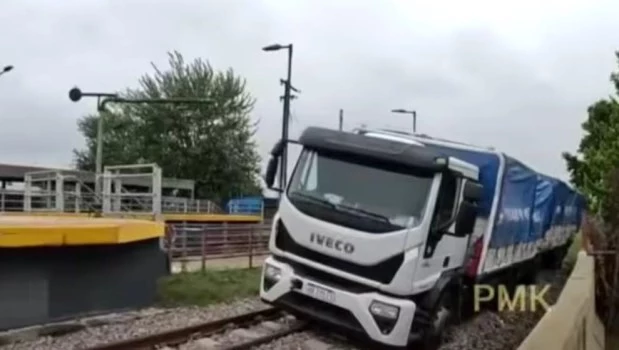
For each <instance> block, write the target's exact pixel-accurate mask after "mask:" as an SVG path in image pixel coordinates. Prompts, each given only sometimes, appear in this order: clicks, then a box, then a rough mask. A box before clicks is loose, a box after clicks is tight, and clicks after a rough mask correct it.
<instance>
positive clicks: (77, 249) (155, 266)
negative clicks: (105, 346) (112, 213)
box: [0, 215, 169, 330]
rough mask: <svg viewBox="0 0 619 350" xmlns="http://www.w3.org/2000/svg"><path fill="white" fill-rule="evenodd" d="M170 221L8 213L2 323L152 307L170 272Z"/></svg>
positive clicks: (0, 246) (0, 221)
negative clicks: (164, 245)
mask: <svg viewBox="0 0 619 350" xmlns="http://www.w3.org/2000/svg"><path fill="white" fill-rule="evenodd" d="M164 232H165V224H164V223H162V222H154V221H147V220H135V219H113V218H81V217H67V216H32V215H28V216H27V215H19V216H12V215H11V216H9V215H3V216H0V330H5V329H10V328H17V327H25V326H30V325H34V324H40V323H47V322H53V321H60V320H64V319H68V318H73V317H77V316H82V315H93V314H98V313H104V312H111V311H114V310H122V309H130V308H137V307H146V306H148V305H150V304H152V303H153V302H154V301H155V298H156V290H157V280H158V279H159V278H160V277H162V276H164V275H166V274H168V273H169V264H168V262H167V257H166V254H165V253H164V252H163V250H162V249H161V241H160V237H161V236H163V234H164Z"/></svg>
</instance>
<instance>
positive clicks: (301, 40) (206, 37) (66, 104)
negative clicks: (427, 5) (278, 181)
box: [0, 0, 619, 176]
mask: <svg viewBox="0 0 619 350" xmlns="http://www.w3.org/2000/svg"><path fill="white" fill-rule="evenodd" d="M617 7H619V6H617V5H614V4H611V3H608V4H607V5H606V7H604V8H596V7H595V6H594V5H591V8H590V9H588V10H586V11H584V10H583V11H581V12H580V13H579V17H574V16H571V17H570V16H567V15H565V16H563V15H562V16H561V17H558V16H551V15H550V14H549V15H548V16H547V21H546V23H547V26H546V27H545V28H544V29H543V30H540V32H539V33H537V34H538V35H537V37H536V39H537V41H538V42H539V45H538V46H535V45H532V46H531V45H529V47H523V46H522V45H520V43H517V42H512V41H511V40H508V39H506V38H505V37H504V36H502V34H500V33H499V32H497V31H496V30H494V29H493V28H490V27H488V26H483V25H479V26H476V27H457V28H456V27H453V26H452V25H451V23H444V24H443V25H440V26H433V28H435V27H436V28H438V27H441V28H442V27H444V28H443V29H442V30H441V31H440V33H439V32H436V33H435V32H430V31H428V30H427V29H426V28H424V26H423V24H419V23H417V21H415V19H420V18H423V16H424V14H423V12H416V11H417V10H416V9H411V10H410V11H411V13H410V14H406V13H401V9H396V8H395V7H392V6H390V5H389V4H388V3H386V2H380V3H378V2H376V1H366V0H364V1H355V2H352V1H338V2H326V1H295V2H282V1H263V2H258V1H248V0H239V1H214V0H211V1H190V0H177V1H174V2H170V1H163V0H157V1H145V0H143V1H139V0H125V1H113V2H112V1H87V2H86V1H76V0H66V1H62V2H52V1H43V0H40V1H34V0H30V1H28V0H12V1H6V2H5V4H3V11H2V12H1V13H0V30H2V33H10V35H3V38H2V40H0V52H1V53H2V55H0V65H3V64H9V63H10V64H14V65H15V67H16V68H15V70H14V71H13V72H11V73H9V74H7V75H5V76H2V77H0V125H2V127H1V128H0V162H16V163H36V164H45V165H65V164H67V163H69V162H70V160H71V149H72V148H74V147H80V146H81V144H82V140H81V136H80V135H78V133H77V129H76V125H75V121H76V119H77V118H78V117H79V116H81V115H83V114H85V113H89V112H92V111H93V110H94V101H84V102H80V103H79V104H74V103H71V102H70V101H69V100H68V98H67V95H66V94H67V91H68V89H69V88H70V87H71V86H73V85H75V84H78V85H79V86H80V87H82V88H84V89H92V90H103V91H106V90H112V91H114V90H120V89H123V88H125V87H128V86H135V85H136V84H137V79H138V78H139V77H140V75H142V74H143V73H146V72H149V71H150V66H149V63H150V62H151V61H154V62H155V63H157V64H159V65H165V64H166V62H165V60H166V56H165V53H166V51H169V50H175V49H176V50H179V51H180V52H182V53H183V54H184V55H185V56H186V58H187V59H192V58H194V57H198V56H199V57H203V58H206V59H208V60H209V61H210V62H211V63H212V64H213V65H214V66H215V67H216V68H222V69H225V68H227V67H233V68H234V69H235V70H236V71H237V72H238V73H240V74H242V75H243V76H245V77H246V78H247V81H248V87H249V88H250V90H251V91H252V93H253V94H254V95H255V96H256V98H257V104H256V108H255V111H254V114H253V118H254V119H255V120H258V119H259V120H260V121H261V122H260V127H259V131H258V134H257V141H258V143H259V147H260V151H261V153H262V154H263V155H266V154H267V152H268V150H269V149H270V148H271V146H272V144H273V142H274V141H275V140H276V139H277V138H278V137H279V134H280V125H281V124H280V123H281V110H282V106H281V104H280V102H279V100H278V96H279V95H280V94H281V93H282V88H281V86H280V85H279V82H278V80H279V78H280V77H283V76H284V74H285V55H284V54H283V53H264V52H261V51H260V48H261V47H262V46H263V45H266V44H269V43H272V42H281V43H288V42H294V44H295V56H294V72H293V84H294V85H295V86H297V87H298V88H300V89H301V90H302V94H301V95H300V97H299V99H298V100H295V101H294V102H293V106H292V111H293V115H294V120H293V123H292V131H291V134H292V135H293V136H296V135H298V133H299V132H300V131H301V130H302V129H303V127H305V126H308V125H325V126H331V127H336V126H337V111H338V110H339V109H340V108H343V109H344V110H345V125H346V127H347V128H350V127H353V126H357V125H359V124H360V123H363V122H364V123H367V124H370V125H374V126H379V127H380V126H391V127H398V128H410V125H411V121H410V118H408V117H406V116H401V115H393V114H390V113H389V110H390V109H392V108H415V109H416V110H417V111H418V112H419V123H418V126H419V129H420V131H422V132H425V133H428V134H430V135H436V136H439V137H443V138H453V139H457V140H460V141H463V142H470V143H475V144H480V145H493V146H495V147H496V148H497V149H500V150H503V151H505V152H507V153H509V154H512V155H514V156H516V157H518V158H521V159H522V160H523V161H525V162H526V163H527V164H530V165H531V166H533V167H535V168H536V169H539V170H541V171H544V172H547V173H549V174H552V175H557V176H565V169H564V165H563V161H562V160H561V159H560V153H561V151H563V150H573V149H574V148H575V147H576V145H577V144H578V140H579V137H580V130H579V125H580V123H581V122H582V120H583V119H584V118H585V109H586V106H587V105H588V104H589V103H591V102H593V101H594V100H595V99H597V98H600V97H604V96H605V95H606V94H608V93H609V92H610V90H609V84H608V74H609V73H610V71H611V70H613V69H614V68H615V62H614V60H613V50H614V49H615V47H614V45H616V43H617V42H618V41H617V39H619V37H618V35H617V34H616V33H619V24H618V23H617V22H616V21H615V20H614V18H613V17H612V16H611V15H610V14H611V13H612V12H613V11H611V9H614V10H615V13H616V9H617ZM407 17H408V18H407ZM523 40H524V39H523ZM291 153H293V154H294V153H295V152H291ZM290 164H292V160H291V163H290Z"/></svg>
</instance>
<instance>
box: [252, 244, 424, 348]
mask: <svg viewBox="0 0 619 350" xmlns="http://www.w3.org/2000/svg"><path fill="white" fill-rule="evenodd" d="M260 298H261V299H262V300H263V301H265V302H267V303H269V304H272V305H274V306H277V307H281V308H283V309H286V310H289V311H291V312H292V313H295V314H300V315H302V316H305V317H308V318H311V319H315V320H318V321H319V322H321V323H326V324H331V325H335V326H338V327H340V328H344V329H347V330H350V331H353V332H361V333H365V335H367V336H368V337H369V338H371V339H372V340H374V341H376V342H378V343H382V344H385V345H389V346H397V347H400V346H406V345H407V344H408V343H409V339H410V334H411V324H412V321H413V317H414V315H415V310H416V305H415V303H414V302H413V301H411V300H407V299H398V298H393V297H389V296H386V295H383V294H380V293H377V292H369V293H353V292H351V291H347V290H343V289H341V288H335V287H334V286H331V285H328V284H325V283H321V282H318V281H316V280H313V279H311V278H308V277H304V276H301V275H299V274H297V273H295V271H294V269H293V267H292V266H290V265H289V264H286V263H284V262H281V261H278V260H276V259H274V258H273V257H272V256H270V257H268V258H267V259H266V260H265V262H264V266H263V269H262V279H261V284H260Z"/></svg>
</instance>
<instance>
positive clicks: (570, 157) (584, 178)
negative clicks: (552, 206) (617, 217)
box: [563, 52, 619, 212]
mask: <svg viewBox="0 0 619 350" xmlns="http://www.w3.org/2000/svg"><path fill="white" fill-rule="evenodd" d="M615 56H616V58H617V62H618V63H619V52H616V53H615ZM610 80H611V82H612V83H613V84H614V86H615V90H616V94H619V72H614V73H612V74H611V76H610ZM582 129H583V131H584V136H583V138H582V139H581V141H580V145H579V147H578V150H577V153H576V154H570V153H568V152H564V153H563V158H564V159H565V161H566V163H567V168H568V171H569V173H570V177H571V182H572V183H573V184H574V186H575V187H576V188H577V189H579V190H580V191H581V192H582V193H583V194H584V195H585V196H587V199H588V202H589V206H590V210H592V211H594V212H598V211H599V210H600V209H601V208H602V205H603V203H604V202H605V200H606V196H607V194H608V190H607V189H609V188H611V186H610V184H608V183H607V182H608V179H609V172H610V171H611V170H612V169H613V168H615V167H617V166H619V103H618V102H617V99H616V97H615V96H609V97H608V98H607V99H602V100H599V101H597V102H595V103H594V104H593V105H591V106H590V107H589V108H588V118H587V120H586V121H585V122H584V123H583V124H582Z"/></svg>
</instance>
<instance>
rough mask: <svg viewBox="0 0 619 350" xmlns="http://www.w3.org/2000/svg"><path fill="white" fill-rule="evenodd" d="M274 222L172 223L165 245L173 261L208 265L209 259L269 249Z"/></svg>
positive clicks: (247, 255) (250, 255) (263, 252)
mask: <svg viewBox="0 0 619 350" xmlns="http://www.w3.org/2000/svg"><path fill="white" fill-rule="evenodd" d="M270 231H271V225H270V223H260V224H234V223H217V224H204V223H200V224H194V223H181V224H168V225H167V226H166V236H165V239H164V249H165V250H166V252H167V254H168V257H169V259H170V261H171V262H180V263H181V264H184V263H187V262H193V263H196V262H198V263H200V264H201V269H203V270H204V269H206V264H207V260H215V259H228V258H248V260H249V262H248V264H249V267H253V265H254V264H253V259H254V258H255V257H258V256H264V255H266V254H267V253H268V244H269V234H270Z"/></svg>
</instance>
